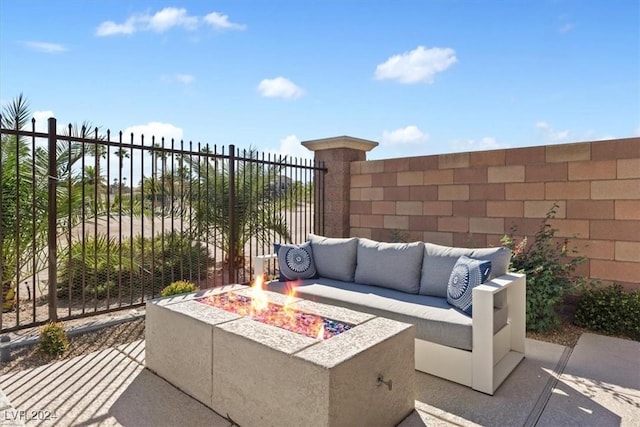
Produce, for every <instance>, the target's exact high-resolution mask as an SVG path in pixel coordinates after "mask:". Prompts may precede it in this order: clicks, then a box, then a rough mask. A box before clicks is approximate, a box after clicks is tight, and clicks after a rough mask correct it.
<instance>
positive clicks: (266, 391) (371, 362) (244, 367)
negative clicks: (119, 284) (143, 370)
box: [145, 285, 414, 426]
mask: <svg viewBox="0 0 640 427" xmlns="http://www.w3.org/2000/svg"><path fill="white" fill-rule="evenodd" d="M252 303H253V304H252ZM256 307H258V308H256ZM413 343H414V331H413V326H412V325H408V324H405V323H400V322H396V321H393V320H389V319H385V318H380V317H375V316H373V315H370V314H366V313H360V312H356V311H352V310H348V309H344V308H340V307H333V306H329V305H324V304H317V303H314V302H311V301H306V300H302V299H300V298H296V297H295V296H294V295H289V296H284V295H281V294H278V293H272V292H267V291H263V290H262V289H261V287H260V286H256V287H254V288H253V289H252V288H249V287H247V286H240V285H233V286H226V287H222V288H215V289H210V290H207V291H202V292H197V293H192V294H187V295H182V296H177V297H168V298H162V299H156V300H152V301H148V302H147V312H146V355H145V359H146V366H147V368H149V369H150V370H152V371H154V372H155V373H157V374H158V375H159V376H161V377H163V378H165V379H166V380H167V381H169V382H171V383H172V384H174V385H175V386H176V387H178V388H180V389H182V390H183V391H184V392H186V393H187V394H189V395H191V396H193V397H194V398H196V399H197V400H199V401H200V402H202V403H204V404H205V405H207V406H209V407H210V408H212V409H213V410H215V411H216V412H218V413H219V414H221V415H223V416H225V417H228V418H230V419H231V420H233V421H234V422H236V423H237V424H239V425H241V426H267V425H274V426H276V425H277V426H283V425H304V426H344V425H349V426H351V425H354V426H355V425H395V424H397V423H399V422H400V421H402V419H404V417H406V416H407V415H408V414H409V413H410V412H411V411H412V410H413V407H414V360H413V359H414V351H413Z"/></svg>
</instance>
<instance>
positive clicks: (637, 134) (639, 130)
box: [633, 126, 640, 136]
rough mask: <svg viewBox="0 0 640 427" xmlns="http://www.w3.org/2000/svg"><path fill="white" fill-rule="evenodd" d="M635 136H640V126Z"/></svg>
mask: <svg viewBox="0 0 640 427" xmlns="http://www.w3.org/2000/svg"><path fill="white" fill-rule="evenodd" d="M633 136H640V126H638V127H637V128H636V130H635V132H634V134H633Z"/></svg>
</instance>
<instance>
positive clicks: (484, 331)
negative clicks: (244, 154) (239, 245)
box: [254, 254, 526, 395]
mask: <svg viewBox="0 0 640 427" xmlns="http://www.w3.org/2000/svg"><path fill="white" fill-rule="evenodd" d="M276 257H277V256H276V255H275V254H269V255H258V256H257V257H255V264H254V266H255V274H256V276H260V275H263V274H264V271H265V270H264V262H265V261H266V260H269V259H273V258H276ZM500 292H506V294H507V297H506V303H507V310H509V314H508V318H507V324H506V325H505V326H504V327H503V328H501V329H500V330H499V331H498V332H496V333H495V334H494V333H493V328H494V324H493V320H494V319H493V316H494V296H495V295H496V294H497V293H500ZM525 314H526V276H525V275H524V274H519V273H508V274H506V275H504V276H500V277H496V278H494V279H492V280H490V281H488V282H485V283H483V284H482V285H480V286H477V287H475V288H474V289H473V316H472V336H473V349H472V350H471V351H469V350H462V349H459V348H454V347H448V346H444V345H442V344H436V343H433V342H430V341H424V340H421V339H417V338H416V340H415V361H416V366H415V369H416V370H418V371H421V372H425V373H427V374H430V375H435V376H437V377H441V378H444V379H447V380H450V381H454V382H456V383H459V384H463V385H465V386H467V387H471V388H473V389H474V390H478V391H480V392H483V393H486V394H489V395H493V394H494V392H495V391H496V389H497V388H498V387H499V386H500V384H502V382H503V381H504V380H505V379H506V378H507V376H508V375H509V374H510V373H511V372H512V371H513V370H514V369H515V367H516V366H517V365H518V363H520V361H521V360H522V359H523V358H524V355H525V338H526V329H525V328H526V317H525Z"/></svg>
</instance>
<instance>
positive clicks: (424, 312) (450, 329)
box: [267, 277, 508, 350]
mask: <svg viewBox="0 0 640 427" xmlns="http://www.w3.org/2000/svg"><path fill="white" fill-rule="evenodd" d="M287 286H288V285H287V284H286V283H284V282H270V283H268V285H267V289H269V290H272V291H276V292H280V293H286V292H287V291H288V289H289V288H288V287H287ZM296 294H297V295H298V296H299V297H301V298H304V299H308V300H312V301H317V302H321V303H325V304H331V305H336V306H340V307H346V308H350V309H352V310H356V311H362V312H365V313H371V314H374V315H376V316H381V317H386V318H389V319H393V320H397V321H400V322H406V323H411V324H413V325H415V326H416V338H417V339H421V340H424V341H429V342H434V343H438V344H442V345H445V346H448V347H455V348H460V349H463V350H471V349H472V344H473V342H472V341H473V338H472V331H471V317H469V316H467V315H466V314H464V313H463V312H461V311H459V310H457V309H455V308H453V307H452V306H450V305H449V304H448V303H447V300H446V298H437V297H432V296H426V295H416V294H408V293H406V292H401V291H396V290H393V289H387V288H381V287H377V286H369V285H361V284H358V283H349V282H342V281H337V280H331V279H325V278H322V277H321V278H319V279H307V280H303V281H302V282H301V283H300V284H299V285H298V286H296ZM507 315H508V312H507V309H506V307H504V308H502V309H495V310H494V331H498V330H499V329H500V328H502V326H504V325H505V324H506V322H507Z"/></svg>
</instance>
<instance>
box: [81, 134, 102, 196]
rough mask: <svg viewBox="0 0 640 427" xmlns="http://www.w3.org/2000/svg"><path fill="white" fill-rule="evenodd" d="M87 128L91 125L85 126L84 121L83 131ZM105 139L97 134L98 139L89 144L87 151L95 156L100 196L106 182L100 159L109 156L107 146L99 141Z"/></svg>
mask: <svg viewBox="0 0 640 427" xmlns="http://www.w3.org/2000/svg"><path fill="white" fill-rule="evenodd" d="M85 129H90V127H89V126H87V127H85V126H84V123H83V126H82V133H84V132H85ZM97 130H98V129H97V128H96V135H97ZM87 136H88V135H83V136H82V137H83V138H86V137H87ZM99 140H100V141H101V140H104V136H103V135H97V140H96V141H95V142H94V143H93V144H89V146H88V147H87V148H88V150H87V153H88V154H89V155H90V156H93V158H94V159H95V162H96V163H95V172H96V174H95V176H96V177H97V178H98V179H97V180H96V182H97V184H98V186H97V187H96V190H97V194H98V197H99V196H100V188H101V186H102V185H103V183H104V180H103V179H102V168H101V166H100V159H105V158H106V157H107V147H105V146H104V145H102V144H100V143H99V142H98V141H99Z"/></svg>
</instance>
